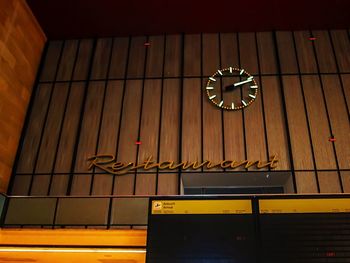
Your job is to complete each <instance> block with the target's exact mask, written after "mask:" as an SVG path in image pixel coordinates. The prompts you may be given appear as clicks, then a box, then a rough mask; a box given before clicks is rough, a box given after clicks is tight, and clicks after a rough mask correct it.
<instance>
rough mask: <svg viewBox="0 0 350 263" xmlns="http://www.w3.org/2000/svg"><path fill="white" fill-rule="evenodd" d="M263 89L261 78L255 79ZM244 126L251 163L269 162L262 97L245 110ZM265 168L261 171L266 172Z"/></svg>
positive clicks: (252, 168)
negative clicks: (257, 161) (258, 161)
mask: <svg viewBox="0 0 350 263" xmlns="http://www.w3.org/2000/svg"><path fill="white" fill-rule="evenodd" d="M255 79H256V81H257V83H258V85H259V86H260V87H261V82H260V79H259V78H255ZM244 125H245V136H246V146H247V159H248V160H251V161H256V160H262V161H264V160H267V159H268V158H269V157H268V156H267V151H266V147H267V145H266V142H265V130H264V119H263V111H262V96H261V94H258V96H257V98H256V99H255V101H254V103H253V104H252V105H250V106H249V107H248V108H245V109H244ZM256 169H257V168H256V167H250V168H249V170H256ZM266 169H267V168H263V169H261V170H266Z"/></svg>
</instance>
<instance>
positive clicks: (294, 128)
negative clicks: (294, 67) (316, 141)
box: [282, 76, 314, 170]
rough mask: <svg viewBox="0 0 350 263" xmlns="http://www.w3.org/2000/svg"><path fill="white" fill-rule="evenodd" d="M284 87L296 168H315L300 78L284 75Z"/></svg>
mask: <svg viewBox="0 0 350 263" xmlns="http://www.w3.org/2000/svg"><path fill="white" fill-rule="evenodd" d="M282 80H283V88H284V94H285V101H286V110H287V118H288V124H289V132H290V140H291V142H290V143H291V146H292V153H293V158H294V168H295V169H300V170H303V169H313V168H314V164H313V160H312V150H311V143H310V139H309V132H308V126H307V120H306V113H305V111H304V102H303V97H302V92H301V87H300V80H299V78H298V77H295V76H284V77H283V78H282Z"/></svg>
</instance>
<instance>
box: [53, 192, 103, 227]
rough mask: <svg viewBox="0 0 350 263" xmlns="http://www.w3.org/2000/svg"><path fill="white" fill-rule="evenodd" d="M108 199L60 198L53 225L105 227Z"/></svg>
mask: <svg viewBox="0 0 350 263" xmlns="http://www.w3.org/2000/svg"><path fill="white" fill-rule="evenodd" d="M109 201H110V200H109V198H61V199H59V201H58V207H57V215H56V221H55V224H60V225H106V224H107V217H108V207H109Z"/></svg>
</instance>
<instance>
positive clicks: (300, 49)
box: [294, 31, 317, 73]
mask: <svg viewBox="0 0 350 263" xmlns="http://www.w3.org/2000/svg"><path fill="white" fill-rule="evenodd" d="M310 37H311V35H310V32H308V31H296V32H294V38H295V45H296V49H297V55H298V62H299V68H300V72H301V73H317V66H316V60H315V54H314V51H313V47H312V45H313V42H312V41H311V40H310V39H309V38H310Z"/></svg>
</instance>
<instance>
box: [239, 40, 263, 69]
mask: <svg viewBox="0 0 350 263" xmlns="http://www.w3.org/2000/svg"><path fill="white" fill-rule="evenodd" d="M238 39H239V42H238V43H239V57H240V62H241V68H244V69H245V70H246V71H248V72H249V73H250V74H258V73H259V68H258V56H257V52H256V39H255V33H239V34H238Z"/></svg>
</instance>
